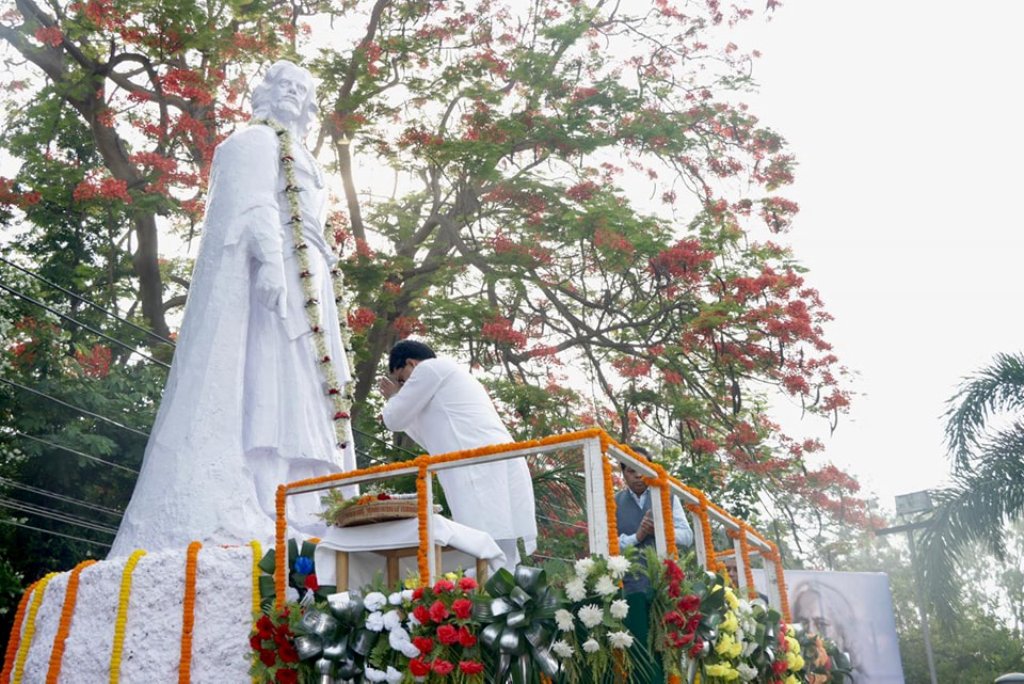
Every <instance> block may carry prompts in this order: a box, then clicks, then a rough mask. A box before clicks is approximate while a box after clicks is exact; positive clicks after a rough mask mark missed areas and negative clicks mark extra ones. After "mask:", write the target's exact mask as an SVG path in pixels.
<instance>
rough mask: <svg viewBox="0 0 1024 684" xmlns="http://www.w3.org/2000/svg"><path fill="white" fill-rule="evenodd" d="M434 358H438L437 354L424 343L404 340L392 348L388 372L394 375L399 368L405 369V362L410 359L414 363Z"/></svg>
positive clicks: (389, 355)
mask: <svg viewBox="0 0 1024 684" xmlns="http://www.w3.org/2000/svg"><path fill="white" fill-rule="evenodd" d="M434 358H437V354H435V353H434V350H433V349H431V348H430V347H428V346H427V345H425V344H423V343H422V342H417V341H416V340H402V341H401V342H399V343H397V344H396V345H395V346H394V347H392V348H391V353H390V354H388V372H389V373H394V372H395V371H396V370H398V369H399V368H405V362H406V361H408V360H410V359H412V360H413V361H423V360H425V359H434Z"/></svg>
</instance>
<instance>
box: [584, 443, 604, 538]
mask: <svg viewBox="0 0 1024 684" xmlns="http://www.w3.org/2000/svg"><path fill="white" fill-rule="evenodd" d="M604 458H605V455H604V454H603V453H602V451H601V439H600V438H599V437H593V438H589V439H587V440H586V441H585V442H583V477H584V484H585V485H586V488H587V533H588V538H589V541H590V553H596V554H599V555H602V556H607V555H608V553H609V552H608V509H607V506H605V503H604V502H605V494H604V463H603V460H602V459H604Z"/></svg>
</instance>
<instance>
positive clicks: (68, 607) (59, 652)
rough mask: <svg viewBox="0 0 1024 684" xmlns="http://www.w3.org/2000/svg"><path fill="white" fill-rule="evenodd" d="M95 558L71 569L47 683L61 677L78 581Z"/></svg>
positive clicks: (54, 683) (50, 683) (54, 681)
mask: <svg viewBox="0 0 1024 684" xmlns="http://www.w3.org/2000/svg"><path fill="white" fill-rule="evenodd" d="M95 562H96V561H95V560H92V559H89V560H84V561H82V562H81V563H79V564H78V565H76V566H75V568H74V569H73V570H72V571H71V576H70V577H69V578H68V586H67V589H66V590H65V591H64V606H63V607H62V608H61V611H60V622H59V623H58V624H57V635H56V636H55V637H53V650H52V651H50V664H49V668H48V669H47V671H46V684H57V680H58V679H60V668H61V665H62V664H63V660H64V644H65V642H66V641H67V639H68V632H70V631H71V618H72V617H73V616H74V614H75V603H76V602H77V601H78V582H79V578H80V577H81V574H82V571H83V570H85V569H86V568H87V567H89V566H90V565H92V564H93V563H95Z"/></svg>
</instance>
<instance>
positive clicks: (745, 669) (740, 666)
mask: <svg viewBox="0 0 1024 684" xmlns="http://www.w3.org/2000/svg"><path fill="white" fill-rule="evenodd" d="M736 670H737V671H738V672H739V673H740V679H742V680H743V681H745V682H752V681H754V678H755V677H757V668H756V667H751V666H750V665H747V664H746V663H736Z"/></svg>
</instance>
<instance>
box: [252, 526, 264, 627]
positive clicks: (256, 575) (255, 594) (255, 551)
mask: <svg viewBox="0 0 1024 684" xmlns="http://www.w3.org/2000/svg"><path fill="white" fill-rule="evenodd" d="M249 547H250V548H252V612H253V613H254V614H255V613H258V612H260V559H261V558H263V547H262V545H261V544H260V543H259V542H258V541H256V540H255V539H253V540H252V541H251V542H249Z"/></svg>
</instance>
